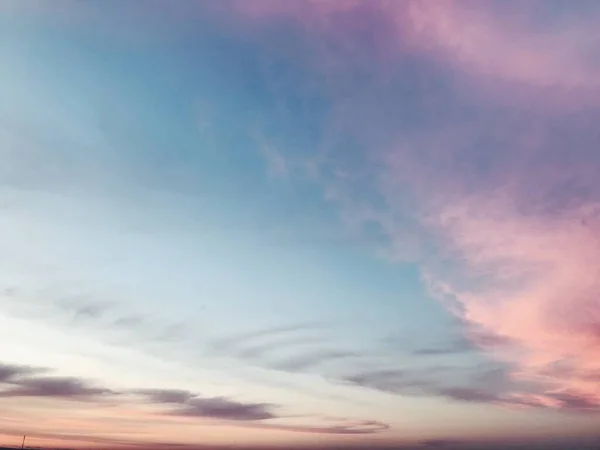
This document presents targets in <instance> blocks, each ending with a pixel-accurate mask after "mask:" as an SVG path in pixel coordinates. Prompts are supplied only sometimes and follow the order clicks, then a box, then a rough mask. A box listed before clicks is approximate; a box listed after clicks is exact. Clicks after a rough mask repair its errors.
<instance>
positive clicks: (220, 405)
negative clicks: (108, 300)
mask: <svg viewBox="0 0 600 450" xmlns="http://www.w3.org/2000/svg"><path fill="white" fill-rule="evenodd" d="M274 406H275V405H271V404H268V403H241V402H236V401H233V400H230V399H227V398H224V397H213V398H202V397H194V398H192V399H189V400H187V401H186V402H185V403H184V404H183V405H182V406H181V408H178V409H176V410H175V411H173V412H172V414H173V415H177V416H185V417H204V418H211V419H224V420H236V421H237V420H239V421H254V420H267V419H274V418H276V417H278V416H277V415H275V414H274V413H273V412H271V409H272V408H273V407H274Z"/></svg>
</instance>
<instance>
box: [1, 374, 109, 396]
mask: <svg viewBox="0 0 600 450" xmlns="http://www.w3.org/2000/svg"><path fill="white" fill-rule="evenodd" d="M12 384H13V385H14V387H12V388H10V389H7V390H5V391H3V392H1V393H0V396H1V397H61V398H66V399H79V400H90V399H96V398H98V397H100V396H105V395H109V394H114V393H115V392H113V391H111V390H110V389H107V388H102V387H95V386H92V385H91V384H89V383H87V382H86V381H84V380H81V379H79V378H73V377H36V378H24V379H19V380H16V381H15V382H13V383H12Z"/></svg>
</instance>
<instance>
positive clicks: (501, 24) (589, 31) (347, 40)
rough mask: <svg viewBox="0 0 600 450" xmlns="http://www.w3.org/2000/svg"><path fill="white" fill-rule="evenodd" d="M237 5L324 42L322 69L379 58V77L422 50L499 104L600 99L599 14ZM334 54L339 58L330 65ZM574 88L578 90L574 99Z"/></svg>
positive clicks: (443, 5) (457, 5)
mask: <svg viewBox="0 0 600 450" xmlns="http://www.w3.org/2000/svg"><path fill="white" fill-rule="evenodd" d="M232 5H233V11H234V12H235V13H236V14H238V15H240V16H241V17H242V19H243V21H249V22H255V21H258V22H260V23H265V22H267V21H281V20H285V21H289V22H290V24H293V23H296V24H297V25H298V26H300V27H302V28H303V29H305V30H308V31H309V32H310V33H313V37H314V39H315V41H316V43H317V47H319V46H320V48H321V50H324V49H325V48H327V49H328V51H323V52H322V53H321V56H320V61H321V68H323V69H329V70H336V68H337V69H338V71H339V66H340V65H342V66H343V65H344V62H345V63H348V64H356V62H357V61H360V60H363V61H370V62H372V61H373V58H374V57H377V58H379V59H380V60H379V62H378V64H377V66H376V67H373V71H374V72H379V73H381V72H382V71H387V69H388V68H387V67H386V65H387V63H389V62H390V61H393V60H398V59H402V58H404V57H405V56H406V55H420V56H421V57H425V58H429V59H431V60H434V61H436V62H437V63H438V64H440V70H442V68H445V69H451V70H453V71H454V72H456V73H460V76H459V77H458V78H457V80H459V81H460V83H461V85H462V86H463V88H464V89H465V90H466V92H469V91H472V90H473V88H474V87H475V88H477V91H479V92H481V93H483V94H485V95H490V94H494V96H495V99H496V101H501V102H508V103H510V104H513V105H514V104H515V96H519V97H521V98H520V100H521V102H520V103H519V102H516V103H518V104H519V106H520V107H530V106H535V107H536V108H538V109H539V108H540V107H545V108H547V109H552V108H563V109H564V108H570V109H572V108H574V107H577V106H578V104H580V103H582V102H583V103H586V104H588V105H589V104H590V102H589V96H590V95H592V96H593V97H594V99H597V95H595V92H596V91H597V89H598V87H600V81H599V80H600V64H598V58H599V56H598V54H597V48H598V45H599V44H600V38H599V37H598V33H597V32H596V30H597V29H598V27H600V17H598V16H594V15H590V16H588V17H585V16H581V17H579V18H578V20H567V19H564V20H560V21H558V22H557V23H554V24H553V25H552V26H542V25H540V23H539V22H543V20H542V19H540V9H543V8H545V7H546V5H544V2H543V1H541V2H540V1H535V0H534V1H529V2H523V3H521V4H519V5H518V6H515V5H514V4H513V5H510V6H509V5H507V4H506V3H502V2H494V1H468V0H467V1H455V0H448V1H443V2H441V1H436V0H406V1H402V2H394V1H383V0H381V1H371V0H368V1H365V0H348V1H341V2H340V1H330V0H303V1H294V0H290V1H286V2H282V1H277V0H258V1H253V2H246V1H239V2H233V3H232ZM352 17H356V18H357V19H358V18H360V19H361V20H360V21H358V22H357V23H359V22H360V23H363V24H368V26H367V27H366V28H368V32H366V33H364V32H363V33H362V34H360V36H361V39H362V41H363V42H362V44H364V45H355V44H356V43H354V44H353V43H352V40H353V38H354V37H356V36H357V35H358V33H359V32H360V27H358V26H357V25H356V23H354V24H353V21H352V20H351V19H350V18H352ZM363 28H365V27H363ZM363 31H364V30H363ZM324 35H325V36H328V38H330V39H331V38H333V39H334V41H336V42H337V43H338V44H340V45H346V46H347V48H346V50H348V47H351V51H347V52H346V54H345V56H344V58H345V59H346V61H339V60H338V58H339V57H340V56H339V54H338V55H334V54H332V52H331V51H329V50H330V45H329V44H325V41H324V39H323V36H324ZM367 36H368V40H369V43H368V44H365V42H366V39H367ZM331 59H334V60H336V61H337V62H336V63H335V64H332V63H331V62H330V60H331ZM574 91H577V92H578V95H577V98H576V100H573V94H574ZM523 96H527V99H525V98H523ZM594 101H595V100H594ZM532 103H533V105H532ZM549 105H550V107H549Z"/></svg>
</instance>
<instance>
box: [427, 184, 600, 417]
mask: <svg viewBox="0 0 600 450" xmlns="http://www.w3.org/2000/svg"><path fill="white" fill-rule="evenodd" d="M429 225H430V226H432V227H433V228H434V229H435V230H436V232H437V233H439V234H440V235H441V236H443V239H444V243H445V245H446V246H447V248H448V249H450V250H451V251H452V252H454V254H455V255H456V257H457V258H459V259H460V260H461V261H462V262H463V263H464V271H463V274H467V275H468V276H469V277H470V278H471V283H470V284H471V286H476V285H477V284H478V283H479V284H482V287H475V288H471V289H464V288H462V287H458V288H455V286H457V285H458V283H456V281H455V280H453V279H448V278H447V277H446V276H445V275H444V274H437V275H434V276H433V279H434V280H435V281H434V282H435V283H441V284H442V285H443V286H444V290H445V295H444V297H446V298H448V297H450V299H451V300H452V301H453V302H457V303H458V305H459V307H460V311H461V312H460V315H461V316H462V318H463V319H465V320H466V321H467V322H468V323H471V324H474V325H477V326H479V327H481V329H483V330H484V331H486V332H489V333H492V334H495V335H500V336H504V337H506V338H509V339H510V340H511V341H512V342H514V343H515V345H514V346H513V347H512V348H511V349H510V350H502V349H498V348H487V346H486V344H485V343H484V342H481V343H480V345H481V347H482V348H483V349H485V350H488V351H489V352H491V353H492V354H494V355H495V356H496V357H498V358H500V359H502V360H504V361H506V362H508V363H511V364H512V365H513V367H514V372H513V374H514V376H516V377H518V378H521V379H525V380H531V381H536V382H538V383H540V384H541V385H543V388H544V391H543V392H544V394H545V395H541V396H540V395H538V397H536V398H537V401H538V402H539V403H540V404H541V405H544V406H561V405H563V404H564V403H565V400H564V395H566V394H568V395H569V396H570V398H581V399H586V400H587V401H588V402H589V406H590V407H591V406H593V405H594V406H595V407H600V387H599V385H598V381H597V380H596V379H595V378H594V375H598V374H600V297H599V296H598V292H599V291H600V278H599V277H598V276H597V274H598V273H599V271H600V253H599V251H598V250H600V238H599V237H598V236H599V235H598V229H599V228H598V227H599V225H600V203H588V204H585V205H581V206H578V207H574V208H572V209H568V210H565V211H562V212H561V213H560V214H558V215H556V216H537V215H528V214H527V212H522V211H518V210H517V209H516V208H515V207H514V204H512V202H511V201H510V200H508V201H507V200H506V199H497V198H494V197H493V196H490V195H485V196H481V197H478V196H475V197H473V198H465V199H460V200H459V201H457V202H455V203H452V204H448V205H445V206H444V207H442V208H441V209H440V210H439V211H438V214H437V216H436V217H432V218H431V219H430V223H429ZM560 368H562V370H559V369H560ZM548 394H551V395H548ZM561 396H563V399H561ZM566 406H568V405H566Z"/></svg>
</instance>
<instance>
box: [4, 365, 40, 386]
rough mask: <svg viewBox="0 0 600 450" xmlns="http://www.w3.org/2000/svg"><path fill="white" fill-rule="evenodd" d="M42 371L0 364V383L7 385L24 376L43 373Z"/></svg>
mask: <svg viewBox="0 0 600 450" xmlns="http://www.w3.org/2000/svg"><path fill="white" fill-rule="evenodd" d="M43 371H44V369H40V368H36V367H29V366H19V365H12V364H3V363H0V383H9V382H14V381H15V380H19V379H21V378H23V377H25V376H29V375H32V374H36V373H39V372H43Z"/></svg>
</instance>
